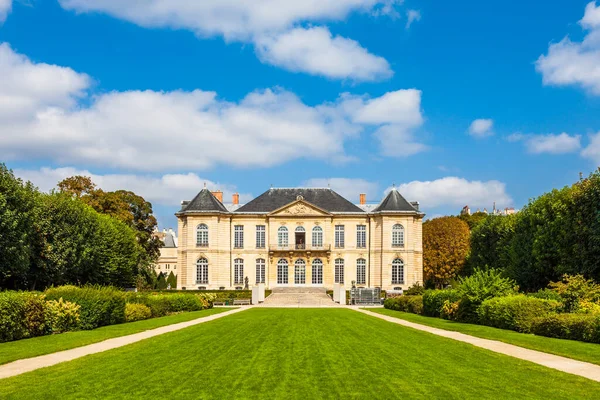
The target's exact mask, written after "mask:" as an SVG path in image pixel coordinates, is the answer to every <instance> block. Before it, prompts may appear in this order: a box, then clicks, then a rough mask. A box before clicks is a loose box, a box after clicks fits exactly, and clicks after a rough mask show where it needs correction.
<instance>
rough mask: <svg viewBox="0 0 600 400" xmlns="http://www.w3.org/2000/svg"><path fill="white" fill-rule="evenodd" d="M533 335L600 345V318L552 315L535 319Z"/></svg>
mask: <svg viewBox="0 0 600 400" xmlns="http://www.w3.org/2000/svg"><path fill="white" fill-rule="evenodd" d="M531 333H535V334H536V335H540V336H548V337H553V338H559V339H570V340H580V341H584V342H591V343H600V316H598V315H594V314H550V315H547V316H545V317H538V318H534V319H533V321H532V323H531Z"/></svg>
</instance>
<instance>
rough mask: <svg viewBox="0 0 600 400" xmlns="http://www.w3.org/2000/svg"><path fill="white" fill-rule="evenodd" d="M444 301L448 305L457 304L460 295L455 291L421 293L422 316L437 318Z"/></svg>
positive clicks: (427, 291)
mask: <svg viewBox="0 0 600 400" xmlns="http://www.w3.org/2000/svg"><path fill="white" fill-rule="evenodd" d="M446 300H448V301H449V302H450V303H454V302H457V301H458V300H460V295H459V294H458V292H457V291H456V290H455V289H442V290H426V291H425V293H423V314H424V315H427V316H429V317H438V318H439V317H440V316H441V312H442V307H443V305H444V302H445V301H446Z"/></svg>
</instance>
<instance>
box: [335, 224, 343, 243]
mask: <svg viewBox="0 0 600 400" xmlns="http://www.w3.org/2000/svg"><path fill="white" fill-rule="evenodd" d="M344 242H345V227H344V225H336V226H335V247H336V248H337V249H343V248H344V245H345V243H344Z"/></svg>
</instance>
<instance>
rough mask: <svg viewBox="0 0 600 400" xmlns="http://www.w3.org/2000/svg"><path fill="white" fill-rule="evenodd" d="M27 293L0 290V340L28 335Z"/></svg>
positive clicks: (5, 340) (15, 338)
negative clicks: (26, 315) (26, 318)
mask: <svg viewBox="0 0 600 400" xmlns="http://www.w3.org/2000/svg"><path fill="white" fill-rule="evenodd" d="M27 295H28V294H27V293H24V292H0V342H7V341H9V340H17V339H21V338H24V337H27V334H28V332H27V324H26V323H25V302H26V300H27Z"/></svg>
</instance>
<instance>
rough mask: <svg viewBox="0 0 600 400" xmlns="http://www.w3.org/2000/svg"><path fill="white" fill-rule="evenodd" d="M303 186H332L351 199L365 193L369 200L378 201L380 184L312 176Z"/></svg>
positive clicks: (363, 180) (353, 199)
mask: <svg viewBox="0 0 600 400" xmlns="http://www.w3.org/2000/svg"><path fill="white" fill-rule="evenodd" d="M302 186H303V187H313V188H314V187H316V188H325V187H331V189H333V190H334V191H336V192H338V193H339V194H341V195H342V196H343V197H345V198H346V199H348V200H350V201H358V200H359V195H360V194H361V193H365V194H366V195H367V201H368V202H371V201H373V202H377V201H380V200H381V199H380V198H379V197H378V194H379V193H378V188H379V185H378V184H377V183H376V182H370V181H367V180H365V179H354V178H312V179H309V180H307V181H306V182H304V183H303V184H302Z"/></svg>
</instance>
